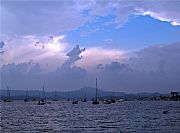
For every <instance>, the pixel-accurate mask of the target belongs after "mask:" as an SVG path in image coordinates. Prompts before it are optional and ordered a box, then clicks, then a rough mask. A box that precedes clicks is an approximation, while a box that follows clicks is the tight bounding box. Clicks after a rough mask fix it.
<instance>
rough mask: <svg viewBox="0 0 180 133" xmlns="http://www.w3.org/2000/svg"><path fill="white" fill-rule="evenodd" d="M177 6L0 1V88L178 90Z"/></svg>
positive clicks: (99, 0)
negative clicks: (85, 87)
mask: <svg viewBox="0 0 180 133" xmlns="http://www.w3.org/2000/svg"><path fill="white" fill-rule="evenodd" d="M179 7H180V1H179V0H171V1H170V0H52V1H50V0H32V1H27V0H0V68H1V69H0V72H1V76H0V77H1V79H0V81H1V82H0V84H1V89H6V86H9V87H10V88H11V89H19V90H25V89H26V88H29V89H32V90H42V86H43V85H45V87H46V90H48V91H51V90H52V91H54V90H57V91H68V90H77V89H79V88H82V87H84V86H89V87H95V78H96V77H97V78H98V88H99V89H101V90H109V91H112V90H113V91H121V92H127V93H137V91H138V90H139V91H140V92H161V93H169V92H170V91H180V13H179V12H180V8H179Z"/></svg>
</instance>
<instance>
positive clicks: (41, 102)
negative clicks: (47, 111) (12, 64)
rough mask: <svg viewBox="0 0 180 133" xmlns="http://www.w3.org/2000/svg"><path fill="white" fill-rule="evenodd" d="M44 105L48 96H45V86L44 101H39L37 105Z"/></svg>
mask: <svg viewBox="0 0 180 133" xmlns="http://www.w3.org/2000/svg"><path fill="white" fill-rule="evenodd" d="M44 104H46V96H45V91H44V85H43V99H41V100H38V104H37V105H44Z"/></svg>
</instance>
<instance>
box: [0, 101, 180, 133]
mask: <svg viewBox="0 0 180 133" xmlns="http://www.w3.org/2000/svg"><path fill="white" fill-rule="evenodd" d="M179 108H180V104H179V102H170V101H169V102H168V101H167V102H159V101H156V102H153V101H149V102H148V101H144V102H142V103H141V104H139V103H138V102H137V101H134V102H124V103H115V104H111V105H104V104H99V105H97V106H96V105H92V104H91V103H90V102H86V103H79V104H78V105H72V104H71V103H70V102H65V101H58V102H52V104H50V105H44V106H38V105H36V102H28V103H24V102H21V101H15V102H13V103H1V110H0V113H1V123H0V129H1V131H2V132H12V133H14V132H28V133H29V132H33V133H36V132H48V133H49V132H50V133H51V132H52V133H54V132H57V133H58V132H70V133H71V132H72V133H74V132H77V133H79V132H83V133H84V132H85V133H88V132H89V133H91V132H96V133H98V132H104V133H106V132H107V133H109V132H120V133H121V132H122V133H124V132H138V133H141V132H142V133H144V132H152V133H154V132H155V133H164V132H173V133H179V131H180V110H179ZM163 110H168V113H167V114H163V113H162V112H163Z"/></svg>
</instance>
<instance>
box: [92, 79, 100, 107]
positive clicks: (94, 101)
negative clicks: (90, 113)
mask: <svg viewBox="0 0 180 133" xmlns="http://www.w3.org/2000/svg"><path fill="white" fill-rule="evenodd" d="M97 91H98V90H97V78H96V98H95V100H93V101H92V104H99V101H98V98H97Z"/></svg>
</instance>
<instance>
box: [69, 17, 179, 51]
mask: <svg viewBox="0 0 180 133" xmlns="http://www.w3.org/2000/svg"><path fill="white" fill-rule="evenodd" d="M113 19H114V17H113V16H106V17H99V18H98V19H97V20H98V21H97V22H93V23H88V24H85V25H84V26H82V27H80V28H78V29H76V30H73V31H70V32H68V33H67V39H68V40H69V42H70V43H72V44H83V45H84V46H86V47H91V46H99V45H100V46H102V47H109V48H123V49H138V48H143V47H147V46H149V45H154V44H169V43H173V42H178V41H180V37H179V36H180V27H179V26H172V25H171V24H170V23H168V22H163V21H160V20H156V19H153V18H152V17H150V16H132V17H130V18H129V20H128V22H127V23H126V24H124V25H122V26H121V27H116V26H114V25H107V26H106V25H104V23H106V22H109V21H111V20H113ZM83 33H84V34H83ZM107 40H109V41H110V42H107Z"/></svg>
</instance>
